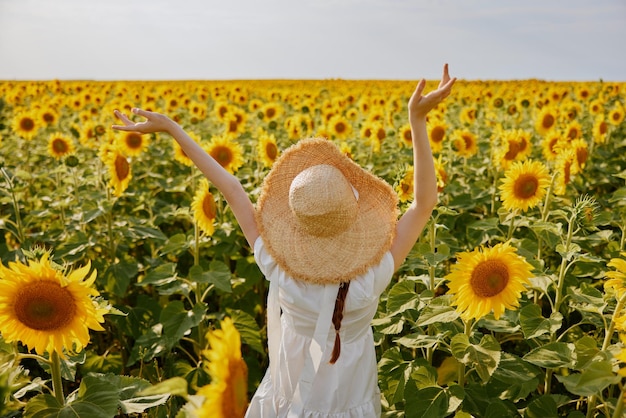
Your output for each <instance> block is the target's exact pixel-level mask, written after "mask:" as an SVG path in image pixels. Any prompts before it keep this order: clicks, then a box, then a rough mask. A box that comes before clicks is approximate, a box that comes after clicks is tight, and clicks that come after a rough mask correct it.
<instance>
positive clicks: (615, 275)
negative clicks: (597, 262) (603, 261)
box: [604, 252, 626, 299]
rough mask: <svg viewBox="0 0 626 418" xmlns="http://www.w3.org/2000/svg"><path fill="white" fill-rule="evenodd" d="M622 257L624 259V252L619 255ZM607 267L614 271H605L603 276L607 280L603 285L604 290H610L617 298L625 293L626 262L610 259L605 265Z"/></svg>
mask: <svg viewBox="0 0 626 418" xmlns="http://www.w3.org/2000/svg"><path fill="white" fill-rule="evenodd" d="M620 255H621V256H622V257H626V252H622V253H620ZM607 266H608V267H612V268H614V269H615V271H607V272H606V273H605V276H606V277H607V278H608V279H609V280H607V281H606V282H605V283H604V287H605V288H612V289H613V290H614V291H615V293H616V294H617V298H618V299H621V297H622V296H623V295H624V294H625V293H626V260H624V259H623V258H612V259H611V261H609V262H608V264H607Z"/></svg>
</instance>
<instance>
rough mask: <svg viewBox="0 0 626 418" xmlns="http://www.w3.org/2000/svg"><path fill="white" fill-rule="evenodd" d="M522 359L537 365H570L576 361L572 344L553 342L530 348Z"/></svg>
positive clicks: (550, 366) (548, 366)
mask: <svg viewBox="0 0 626 418" xmlns="http://www.w3.org/2000/svg"><path fill="white" fill-rule="evenodd" d="M523 359H524V360H526V361H527V362H529V363H532V364H534V365H535V366H539V367H546V368H557V367H572V366H573V365H574V364H575V363H576V351H575V346H574V344H570V343H563V342H554V343H549V344H546V345H544V346H540V347H537V348H535V349H534V350H531V351H530V352H529V353H527V354H526V355H525V356H524V357H523Z"/></svg>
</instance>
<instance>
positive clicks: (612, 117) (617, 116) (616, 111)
mask: <svg viewBox="0 0 626 418" xmlns="http://www.w3.org/2000/svg"><path fill="white" fill-rule="evenodd" d="M623 121H624V109H623V108H622V107H621V106H615V107H614V108H613V109H611V111H610V112H609V123H610V124H611V125H614V126H619V125H620V124H621V123H622V122H623Z"/></svg>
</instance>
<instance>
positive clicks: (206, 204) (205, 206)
mask: <svg viewBox="0 0 626 418" xmlns="http://www.w3.org/2000/svg"><path fill="white" fill-rule="evenodd" d="M191 209H192V210H193V217H194V219H195V220H196V222H197V223H198V226H199V227H200V229H201V230H202V231H203V232H204V233H205V234H207V235H209V236H211V235H213V232H215V227H214V225H213V224H214V222H215V218H216V216H217V208H216V206H215V198H214V197H213V194H212V193H211V192H210V191H209V182H208V180H207V179H202V180H201V182H200V187H198V190H197V191H196V194H195V196H194V197H193V202H191Z"/></svg>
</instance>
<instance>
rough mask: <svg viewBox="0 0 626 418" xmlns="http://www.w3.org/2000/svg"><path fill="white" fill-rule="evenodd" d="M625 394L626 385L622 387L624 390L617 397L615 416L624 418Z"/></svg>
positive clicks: (614, 417)
mask: <svg viewBox="0 0 626 418" xmlns="http://www.w3.org/2000/svg"><path fill="white" fill-rule="evenodd" d="M624 396H626V386H624V387H622V391H621V392H620V394H619V397H618V398H617V405H615V411H614V412H613V418H622V417H623V412H624Z"/></svg>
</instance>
